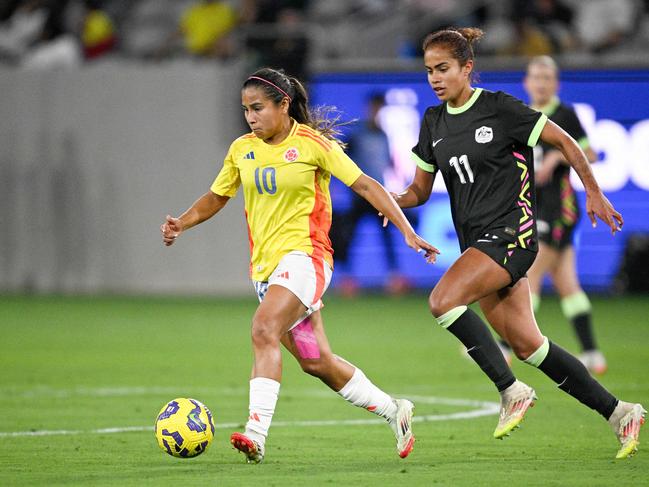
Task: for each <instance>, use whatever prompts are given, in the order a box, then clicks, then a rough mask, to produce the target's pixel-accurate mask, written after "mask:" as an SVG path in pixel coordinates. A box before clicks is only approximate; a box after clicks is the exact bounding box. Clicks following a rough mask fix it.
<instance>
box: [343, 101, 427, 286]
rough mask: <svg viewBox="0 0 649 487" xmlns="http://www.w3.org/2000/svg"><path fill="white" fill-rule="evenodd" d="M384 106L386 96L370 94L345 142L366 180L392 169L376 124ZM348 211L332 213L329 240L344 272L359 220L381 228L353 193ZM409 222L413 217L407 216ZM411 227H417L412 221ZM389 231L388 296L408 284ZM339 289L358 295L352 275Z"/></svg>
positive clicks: (385, 236) (385, 237) (385, 231)
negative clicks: (361, 117) (364, 112)
mask: <svg viewBox="0 0 649 487" xmlns="http://www.w3.org/2000/svg"><path fill="white" fill-rule="evenodd" d="M384 106H385V94H384V93H382V92H374V93H371V94H370V95H369V97H368V99H367V115H366V119H365V120H363V121H362V122H361V123H359V124H357V125H355V126H354V129H353V130H352V131H351V134H350V135H349V138H348V139H347V153H348V154H349V157H350V158H351V159H352V160H353V161H354V162H355V163H356V164H358V167H360V168H361V170H362V171H363V173H365V174H366V175H368V176H369V177H371V178H373V179H375V180H377V181H380V182H382V181H384V179H385V173H386V171H387V170H388V169H390V168H391V167H392V156H391V154H390V144H389V142H388V136H387V135H386V134H385V132H384V131H383V130H382V129H381V127H380V126H379V124H378V115H379V111H380V110H381V108H383V107H384ZM351 198H352V201H351V208H349V209H348V210H347V211H344V212H340V213H339V212H334V217H333V222H332V227H331V241H332V244H333V248H334V251H335V252H336V263H337V264H338V265H341V264H342V265H343V269H344V270H345V272H348V273H349V271H350V269H349V265H348V263H349V247H350V244H351V242H352V241H353V240H354V236H355V233H356V230H357V229H358V226H359V224H360V223H361V221H362V220H363V219H364V218H366V217H370V218H372V220H374V221H376V222H377V225H379V226H381V223H380V220H379V219H377V218H376V210H375V209H374V207H373V206H372V205H371V204H370V203H368V202H367V200H365V199H364V198H362V197H360V196H357V195H356V194H352V196H351ZM408 217H409V219H410V221H411V222H412V221H413V220H412V215H408ZM413 224H415V225H416V223H415V222H413ZM391 230H392V229H391V228H388V227H381V228H380V233H381V235H380V236H381V241H382V243H383V250H384V251H385V258H386V263H387V270H388V280H387V282H386V283H385V290H386V292H388V293H389V294H403V293H405V292H406V291H407V290H408V288H409V285H408V281H407V280H406V278H405V277H404V276H403V275H401V274H400V272H399V267H398V261H397V255H396V249H395V246H394V245H393V243H392V236H391ZM338 288H339V289H340V291H341V293H342V294H343V295H344V296H348V297H351V296H354V295H356V294H357V292H358V283H357V282H356V279H354V278H353V277H352V276H351V275H346V276H345V277H343V278H342V279H341V280H340V283H339V284H338Z"/></svg>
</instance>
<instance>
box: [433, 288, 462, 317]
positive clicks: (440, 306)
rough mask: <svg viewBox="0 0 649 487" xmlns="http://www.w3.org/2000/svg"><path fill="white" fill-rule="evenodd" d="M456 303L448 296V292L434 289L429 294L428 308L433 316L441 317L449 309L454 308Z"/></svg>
mask: <svg viewBox="0 0 649 487" xmlns="http://www.w3.org/2000/svg"><path fill="white" fill-rule="evenodd" d="M455 306H457V305H455V304H453V302H452V300H451V299H450V297H449V296H448V294H447V293H444V292H441V291H436V290H435V289H433V292H431V293H430V296H428V308H429V309H430V312H431V313H432V315H433V316H435V317H439V316H442V315H443V314H444V313H446V312H447V311H448V310H450V309H453V308H454V307H455Z"/></svg>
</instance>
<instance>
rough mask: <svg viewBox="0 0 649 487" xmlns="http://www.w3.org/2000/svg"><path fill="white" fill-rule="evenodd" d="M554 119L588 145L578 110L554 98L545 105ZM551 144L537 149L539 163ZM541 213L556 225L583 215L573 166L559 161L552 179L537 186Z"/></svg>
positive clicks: (579, 142)
mask: <svg viewBox="0 0 649 487" xmlns="http://www.w3.org/2000/svg"><path fill="white" fill-rule="evenodd" d="M541 112H543V113H544V114H545V115H547V116H548V118H549V119H550V120H552V121H553V122H554V123H556V124H557V125H558V126H559V127H561V128H562V129H563V130H565V131H566V132H568V134H569V135H570V136H571V137H572V138H573V139H575V140H576V141H577V143H578V144H579V145H580V146H581V148H582V149H586V148H587V147H588V138H587V137H586V132H585V131H584V129H583V127H582V126H581V123H579V119H578V118H577V115H576V114H575V112H574V110H573V109H572V108H571V107H569V106H568V105H565V104H563V103H561V101H560V100H559V99H558V98H554V99H553V100H552V102H550V104H548V105H547V106H545V107H544V108H543V109H541ZM552 148H553V147H552V146H551V145H549V144H545V143H541V144H539V146H538V147H537V148H536V150H535V151H534V158H535V163H536V167H537V168H538V167H539V164H540V163H541V161H542V160H543V154H544V153H545V152H546V151H548V150H550V149H552ZM536 198H537V202H538V209H539V215H538V218H539V220H541V221H544V222H547V223H548V224H549V225H552V224H553V222H555V221H556V220H559V219H560V220H561V224H562V225H565V226H570V225H575V224H576V223H577V219H578V216H579V207H578V205H577V198H576V195H575V192H574V190H573V188H572V186H571V184H570V166H568V165H566V164H559V165H558V166H557V167H556V168H555V170H554V172H553V173H552V179H551V180H550V181H549V182H548V183H547V184H544V185H543V186H538V187H537V188H536Z"/></svg>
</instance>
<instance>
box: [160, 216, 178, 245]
mask: <svg viewBox="0 0 649 487" xmlns="http://www.w3.org/2000/svg"><path fill="white" fill-rule="evenodd" d="M160 231H161V232H162V241H163V242H164V244H165V245H166V246H167V247H169V246H170V245H173V243H174V242H175V241H176V238H178V235H180V234H181V232H182V231H183V222H182V221H181V220H180V218H174V217H172V216H171V215H167V219H166V221H165V222H164V223H163V224H162V225H160Z"/></svg>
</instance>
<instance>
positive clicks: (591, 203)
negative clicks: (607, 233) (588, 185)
mask: <svg viewBox="0 0 649 487" xmlns="http://www.w3.org/2000/svg"><path fill="white" fill-rule="evenodd" d="M586 211H587V212H588V217H589V218H590V222H591V224H592V225H593V228H595V227H596V226H597V219H596V218H595V216H597V217H598V218H599V219H600V220H602V221H603V222H604V223H606V224H607V225H608V226H609V227H610V228H611V234H613V235H615V232H619V231H621V230H622V225H624V219H623V218H622V215H620V214H619V213H618V212H617V211H616V210H615V208H613V205H612V204H611V202H610V201H609V200H608V198H607V197H606V196H604V193H602V192H601V191H600V190H597V191H596V192H592V191H588V192H586Z"/></svg>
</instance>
